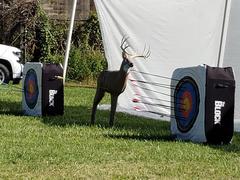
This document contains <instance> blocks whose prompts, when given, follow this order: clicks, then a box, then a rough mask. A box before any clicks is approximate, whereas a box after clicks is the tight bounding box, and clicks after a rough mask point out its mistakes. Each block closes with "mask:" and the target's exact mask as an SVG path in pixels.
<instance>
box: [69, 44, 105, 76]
mask: <svg viewBox="0 0 240 180" xmlns="http://www.w3.org/2000/svg"><path fill="white" fill-rule="evenodd" d="M106 65H107V63H106V60H105V58H104V56H103V54H102V53H101V52H100V51H94V50H81V49H80V48H77V47H75V46H73V47H72V49H71V52H70V56H69V64H68V74H67V76H68V78H69V79H72V80H78V81H85V80H89V79H95V78H96V77H97V76H98V74H99V73H100V72H101V71H102V70H104V69H106Z"/></svg>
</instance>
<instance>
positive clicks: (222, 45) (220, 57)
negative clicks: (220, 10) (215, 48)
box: [217, 0, 232, 67]
mask: <svg viewBox="0 0 240 180" xmlns="http://www.w3.org/2000/svg"><path fill="white" fill-rule="evenodd" d="M231 2H232V0H226V2H225V8H224V16H223V25H222V34H221V40H220V47H219V53H218V62H217V67H220V66H222V65H223V58H224V53H225V45H226V39H227V30H228V23H229V16H230V10H231Z"/></svg>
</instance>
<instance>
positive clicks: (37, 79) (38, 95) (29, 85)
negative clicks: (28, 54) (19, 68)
mask: <svg viewBox="0 0 240 180" xmlns="http://www.w3.org/2000/svg"><path fill="white" fill-rule="evenodd" d="M42 66H43V65H42V63H26V64H25V65H24V70H23V96H22V97H23V99H22V107H23V112H24V114H26V115H33V116H40V115H42Z"/></svg>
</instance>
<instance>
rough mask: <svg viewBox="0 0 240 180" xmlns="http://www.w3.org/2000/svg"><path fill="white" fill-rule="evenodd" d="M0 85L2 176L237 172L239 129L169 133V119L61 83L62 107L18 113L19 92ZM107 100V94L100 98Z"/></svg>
mask: <svg viewBox="0 0 240 180" xmlns="http://www.w3.org/2000/svg"><path fill="white" fill-rule="evenodd" d="M11 89H13V88H10V89H7V90H5V89H3V88H2V87H1V88H0V179H10V178H14V179H23V178H24V179H25V178H31V179H32V178H33V179H60V178H68V179H72V178H84V179H85V178H86V179H240V134H237V133H235V134H234V138H233V141H232V144H230V145H224V146H210V145H203V144H194V143H191V142H181V141H175V140H173V139H172V138H171V134H170V130H169V129H170V123H168V122H161V121H155V120H151V119H146V118H140V117H135V116H131V115H126V114H123V113H117V114H116V122H115V126H114V127H113V128H109V126H108V116H109V112H108V111H97V124H96V125H95V126H89V120H90V115H91V105H92V99H93V96H94V93H95V90H94V89H89V88H80V87H66V88H65V114H64V116H57V117H43V118H41V117H28V116H23V115H22V114H21V93H19V92H13V91H11ZM108 102H109V96H107V97H106V98H105V99H104V101H103V103H108Z"/></svg>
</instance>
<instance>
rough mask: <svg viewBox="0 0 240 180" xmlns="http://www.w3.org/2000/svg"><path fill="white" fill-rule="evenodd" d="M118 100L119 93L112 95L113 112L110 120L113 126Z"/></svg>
mask: <svg viewBox="0 0 240 180" xmlns="http://www.w3.org/2000/svg"><path fill="white" fill-rule="evenodd" d="M117 100H118V96H117V95H111V113H110V120H109V125H110V126H111V127H112V126H113V122H114V115H115V112H116V107H117Z"/></svg>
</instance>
